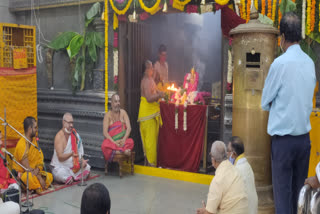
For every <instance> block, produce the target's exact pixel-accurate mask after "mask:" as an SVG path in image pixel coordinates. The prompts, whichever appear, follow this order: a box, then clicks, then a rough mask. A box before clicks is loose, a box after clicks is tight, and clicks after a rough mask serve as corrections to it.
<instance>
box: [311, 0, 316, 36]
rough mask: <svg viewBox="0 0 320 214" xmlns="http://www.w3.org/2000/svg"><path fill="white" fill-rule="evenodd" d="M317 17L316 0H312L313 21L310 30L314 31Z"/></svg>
mask: <svg viewBox="0 0 320 214" xmlns="http://www.w3.org/2000/svg"><path fill="white" fill-rule="evenodd" d="M315 18H316V0H312V2H311V23H310V25H311V26H310V28H311V29H310V31H311V32H313V31H314V24H315V21H316V20H315Z"/></svg>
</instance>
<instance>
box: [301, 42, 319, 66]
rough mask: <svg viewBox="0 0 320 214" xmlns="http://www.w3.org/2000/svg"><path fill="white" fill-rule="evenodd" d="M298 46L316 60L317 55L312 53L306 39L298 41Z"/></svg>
mask: <svg viewBox="0 0 320 214" xmlns="http://www.w3.org/2000/svg"><path fill="white" fill-rule="evenodd" d="M300 47H301V49H302V50H303V51H304V52H305V53H306V54H308V55H309V57H310V58H311V59H312V60H313V61H314V62H316V61H317V58H318V57H317V55H316V54H315V53H314V51H313V50H312V48H311V46H310V45H309V44H308V42H307V40H306V39H304V40H302V41H301V42H300Z"/></svg>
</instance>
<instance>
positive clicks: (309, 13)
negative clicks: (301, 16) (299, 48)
mask: <svg viewBox="0 0 320 214" xmlns="http://www.w3.org/2000/svg"><path fill="white" fill-rule="evenodd" d="M310 33H311V0H307V35H309V34H310Z"/></svg>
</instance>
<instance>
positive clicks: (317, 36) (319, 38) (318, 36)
mask: <svg viewBox="0 0 320 214" xmlns="http://www.w3.org/2000/svg"><path fill="white" fill-rule="evenodd" d="M308 36H309V37H310V38H311V39H312V40H314V41H316V42H318V43H320V33H319V32H312V33H310V34H309V35H308Z"/></svg>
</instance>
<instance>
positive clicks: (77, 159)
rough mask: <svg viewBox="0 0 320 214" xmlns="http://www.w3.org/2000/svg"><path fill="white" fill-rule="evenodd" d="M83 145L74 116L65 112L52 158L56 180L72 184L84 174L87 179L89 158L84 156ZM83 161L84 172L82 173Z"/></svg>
mask: <svg viewBox="0 0 320 214" xmlns="http://www.w3.org/2000/svg"><path fill="white" fill-rule="evenodd" d="M83 154H84V151H83V145H82V139H81V137H80V135H79V134H78V133H77V132H76V130H75V129H74V128H73V117H72V115H71V114H70V113H65V114H64V115H63V120H62V129H61V130H60V131H59V132H58V133H57V135H56V137H55V138H54V153H53V157H52V160H51V166H52V167H53V169H52V174H53V178H54V180H55V181H57V182H60V183H65V184H72V183H73V182H74V181H79V180H80V179H81V177H82V176H83V178H84V179H86V178H87V177H88V176H89V174H90V166H89V164H88V160H85V159H84V158H83ZM81 163H82V168H83V173H81V166H80V164H81Z"/></svg>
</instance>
